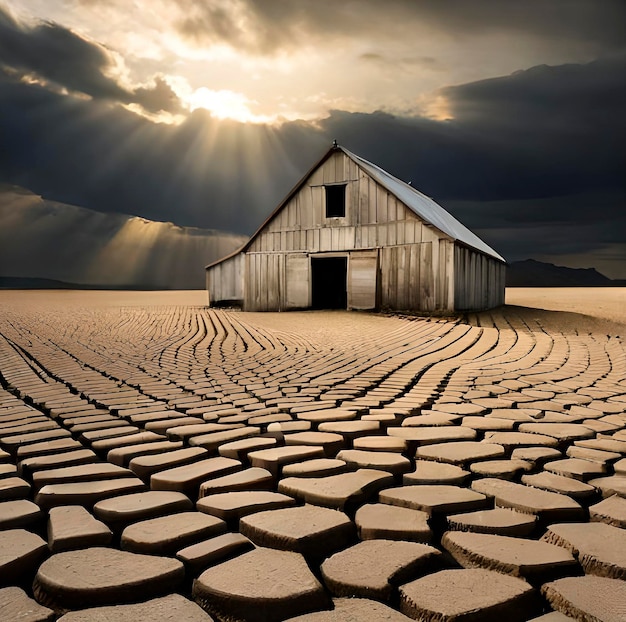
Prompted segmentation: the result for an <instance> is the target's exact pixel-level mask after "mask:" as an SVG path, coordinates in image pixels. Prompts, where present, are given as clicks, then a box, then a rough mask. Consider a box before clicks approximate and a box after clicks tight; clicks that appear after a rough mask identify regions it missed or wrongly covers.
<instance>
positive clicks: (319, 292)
mask: <svg viewBox="0 0 626 622" xmlns="http://www.w3.org/2000/svg"><path fill="white" fill-rule="evenodd" d="M347 274H348V258H347V257H311V290H312V291H311V294H312V299H313V300H312V307H313V308H314V309H346V308H347V306H348V293H347V291H346V281H347V279H346V276H347Z"/></svg>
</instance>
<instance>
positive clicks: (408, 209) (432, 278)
mask: <svg viewBox="0 0 626 622" xmlns="http://www.w3.org/2000/svg"><path fill="white" fill-rule="evenodd" d="M342 199H343V201H342ZM428 216H431V218H430V219H429V218H428ZM459 237H462V238H463V239H462V240H459ZM468 254H469V255H468ZM465 261H467V262H468V263H471V262H472V261H473V262H474V264H475V265H476V266H479V267H480V269H478V268H475V269H471V270H470V269H466V267H465V265H464V263H463V262H465ZM501 266H502V267H503V266H504V260H503V259H502V258H501V257H500V256H499V255H498V254H497V253H495V251H493V250H492V249H490V248H489V247H488V246H487V245H486V244H484V242H482V241H481V240H480V239H479V238H477V237H476V236H475V235H474V234H473V233H471V232H470V231H469V230H467V229H466V228H465V227H463V225H461V223H459V222H458V221H456V220H455V219H454V218H453V217H452V216H450V215H449V214H447V212H445V210H443V208H441V207H440V206H438V205H437V204H436V203H434V201H432V199H429V198H428V197H425V196H424V195H421V193H419V192H417V191H416V190H414V189H413V188H411V186H408V185H407V184H404V183H403V182H401V181H400V180H397V179H396V178H394V177H392V176H391V175H389V174H388V173H386V172H385V171H383V170H382V169H380V168H378V167H376V166H375V165H373V164H371V163H369V162H367V161H365V160H362V159H361V158H359V157H358V156H355V155H354V154H352V153H350V152H349V151H347V150H345V149H343V148H341V147H334V148H333V149H331V150H330V151H329V152H328V153H327V154H326V155H325V156H324V157H323V158H322V159H321V160H320V161H319V162H318V163H317V165H315V166H314V167H313V168H312V169H311V171H309V173H307V175H305V176H304V177H303V179H302V180H301V181H300V182H299V183H298V184H297V185H296V187H295V188H294V189H293V190H292V191H291V192H290V193H289V195H287V197H286V198H285V200H284V201H283V202H282V203H281V204H280V205H279V206H278V207H277V208H276V210H275V211H274V212H273V213H272V214H271V215H270V217H269V218H268V219H267V220H266V221H265V222H264V223H263V224H262V225H261V227H260V228H259V230H258V231H257V232H256V233H255V234H254V235H253V236H252V237H251V238H250V240H249V241H248V243H247V244H246V245H244V247H243V248H242V249H241V250H240V251H239V252H238V253H236V254H234V255H231V256H230V257H227V258H225V259H224V260H222V261H220V262H216V263H215V264H212V265H211V266H208V267H207V289H208V291H209V299H210V303H211V304H216V303H219V302H221V301H224V300H233V299H234V298H227V297H226V296H232V295H235V294H238V295H240V296H241V298H240V302H241V303H242V305H243V308H244V309H245V310H251V311H282V310H288V309H300V308H311V307H314V308H315V307H317V308H329V307H331V308H349V309H377V308H389V309H397V310H409V309H412V310H420V311H427V312H432V311H437V310H441V311H444V310H445V311H452V310H455V309H457V310H461V309H471V308H476V309H478V308H487V307H488V306H496V305H497V304H502V302H503V291H504V280H503V278H504V277H503V274H504V270H503V269H500V267H501ZM501 273H502V274H501ZM473 278H480V279H481V281H484V283H483V285H482V286H484V287H487V289H488V290H489V293H488V294H484V293H483V292H481V293H480V294H478V295H476V294H472V295H470V294H462V293H461V290H460V288H467V287H471V281H472V279H473ZM233 279H234V280H233ZM494 279H495V280H494ZM476 303H478V304H477V306H475V305H476Z"/></svg>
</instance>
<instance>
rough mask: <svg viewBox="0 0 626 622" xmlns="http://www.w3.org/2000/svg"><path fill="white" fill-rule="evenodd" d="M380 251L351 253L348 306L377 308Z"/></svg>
mask: <svg viewBox="0 0 626 622" xmlns="http://www.w3.org/2000/svg"><path fill="white" fill-rule="evenodd" d="M377 272H378V251H361V252H358V251H357V252H352V253H350V260H349V262H348V308H349V309H375V308H376V282H377V278H376V277H377Z"/></svg>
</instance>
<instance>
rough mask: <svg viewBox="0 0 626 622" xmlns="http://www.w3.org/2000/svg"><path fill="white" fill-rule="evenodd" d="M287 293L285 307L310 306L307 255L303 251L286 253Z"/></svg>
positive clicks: (298, 307)
mask: <svg viewBox="0 0 626 622" xmlns="http://www.w3.org/2000/svg"><path fill="white" fill-rule="evenodd" d="M286 264H287V268H286V271H285V272H286V281H287V287H286V290H287V295H286V300H285V307H286V308H287V309H305V308H307V307H310V306H311V301H310V294H309V292H310V291H311V285H310V276H309V257H308V255H306V254H305V253H289V254H287V261H286Z"/></svg>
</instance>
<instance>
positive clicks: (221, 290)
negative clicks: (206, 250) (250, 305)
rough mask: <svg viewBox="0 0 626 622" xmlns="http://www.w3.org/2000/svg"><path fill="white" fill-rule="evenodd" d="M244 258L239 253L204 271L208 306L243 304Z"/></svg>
mask: <svg viewBox="0 0 626 622" xmlns="http://www.w3.org/2000/svg"><path fill="white" fill-rule="evenodd" d="M243 270H244V256H243V255H242V254H241V253H239V254H237V255H234V256H233V257H230V258H228V259H225V260H224V261H222V262H220V263H218V264H216V265H215V266H213V267H212V268H209V269H208V270H207V271H206V288H207V291H208V292H209V305H215V304H219V303H220V302H233V301H234V302H239V303H243V295H244V293H243V282H244V272H243Z"/></svg>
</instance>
